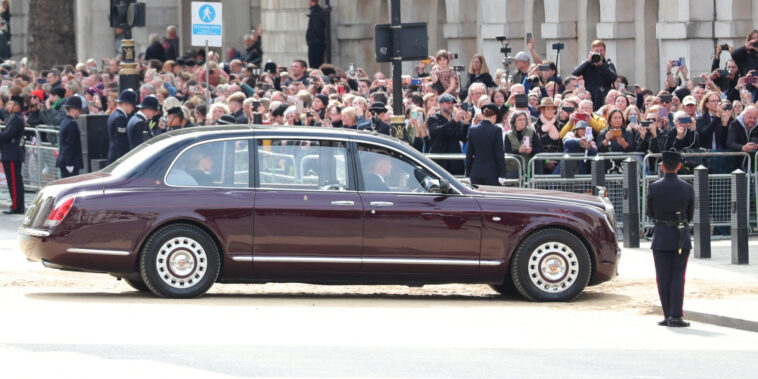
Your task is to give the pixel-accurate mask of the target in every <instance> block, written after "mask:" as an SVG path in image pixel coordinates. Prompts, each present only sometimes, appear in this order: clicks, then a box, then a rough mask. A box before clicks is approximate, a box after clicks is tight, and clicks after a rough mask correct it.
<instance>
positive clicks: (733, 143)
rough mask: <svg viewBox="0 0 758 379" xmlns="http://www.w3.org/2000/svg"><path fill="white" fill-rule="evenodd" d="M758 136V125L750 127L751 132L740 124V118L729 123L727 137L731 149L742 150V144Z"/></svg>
mask: <svg viewBox="0 0 758 379" xmlns="http://www.w3.org/2000/svg"><path fill="white" fill-rule="evenodd" d="M752 138H758V126H754V127H753V128H752V129H750V133H748V132H747V130H746V128H745V127H744V126H742V124H740V121H739V120H734V121H732V123H731V124H729V132H728V133H727V137H726V147H727V148H728V149H729V150H730V151H742V146H743V145H745V144H746V143H748V142H750V139H752Z"/></svg>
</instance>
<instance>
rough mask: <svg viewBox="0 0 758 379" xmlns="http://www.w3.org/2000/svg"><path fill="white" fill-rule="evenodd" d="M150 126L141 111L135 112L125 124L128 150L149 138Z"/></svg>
mask: <svg viewBox="0 0 758 379" xmlns="http://www.w3.org/2000/svg"><path fill="white" fill-rule="evenodd" d="M149 133H150V128H149V127H148V126H147V119H146V118H145V115H144V114H142V112H137V113H135V114H134V116H132V117H131V118H130V119H129V122H128V123H127V124H126V135H127V138H128V140H129V150H131V149H134V148H135V147H137V146H139V145H140V144H141V143H142V142H145V141H147V140H148V139H150V134H149Z"/></svg>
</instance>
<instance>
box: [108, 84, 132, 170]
mask: <svg viewBox="0 0 758 379" xmlns="http://www.w3.org/2000/svg"><path fill="white" fill-rule="evenodd" d="M116 102H117V103H118V107H117V108H116V110H114V111H113V113H111V115H110V116H108V140H109V141H110V142H109V146H108V160H107V163H108V164H111V163H113V162H115V161H116V159H119V158H121V156H122V155H124V154H126V153H128V152H129V137H128V136H127V134H126V124H127V122H128V121H129V117H130V116H131V114H132V113H133V112H134V108H135V107H136V106H137V93H136V92H134V90H132V89H131V88H127V89H125V90H124V91H123V92H121V95H119V96H118V100H116Z"/></svg>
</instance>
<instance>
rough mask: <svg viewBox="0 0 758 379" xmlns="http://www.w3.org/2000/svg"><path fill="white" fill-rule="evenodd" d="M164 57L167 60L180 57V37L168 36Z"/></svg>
mask: <svg viewBox="0 0 758 379" xmlns="http://www.w3.org/2000/svg"><path fill="white" fill-rule="evenodd" d="M164 57H165V58H166V60H174V61H175V60H176V58H178V57H179V37H175V38H167V39H166V49H165V54H164Z"/></svg>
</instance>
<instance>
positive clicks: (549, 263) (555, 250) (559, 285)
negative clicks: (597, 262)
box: [528, 242, 579, 293]
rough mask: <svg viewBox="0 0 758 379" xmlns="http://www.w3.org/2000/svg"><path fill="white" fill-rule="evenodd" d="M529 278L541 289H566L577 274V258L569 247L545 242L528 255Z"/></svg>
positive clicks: (551, 290) (559, 290)
mask: <svg viewBox="0 0 758 379" xmlns="http://www.w3.org/2000/svg"><path fill="white" fill-rule="evenodd" d="M528 272H529V279H530V280H531V281H532V283H533V284H534V285H535V286H536V287H537V288H539V289H540V290H542V291H545V292H550V293H560V292H563V291H566V290H568V289H569V288H571V286H573V285H574V283H575V282H576V278H577V277H578V276H579V259H578V258H577V257H576V254H575V253H574V251H573V250H571V248H569V247H568V246H566V245H565V244H563V243H560V242H546V243H543V244H541V245H540V246H538V247H537V248H536V249H534V251H533V252H532V253H531V254H530V255H529V267H528Z"/></svg>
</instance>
